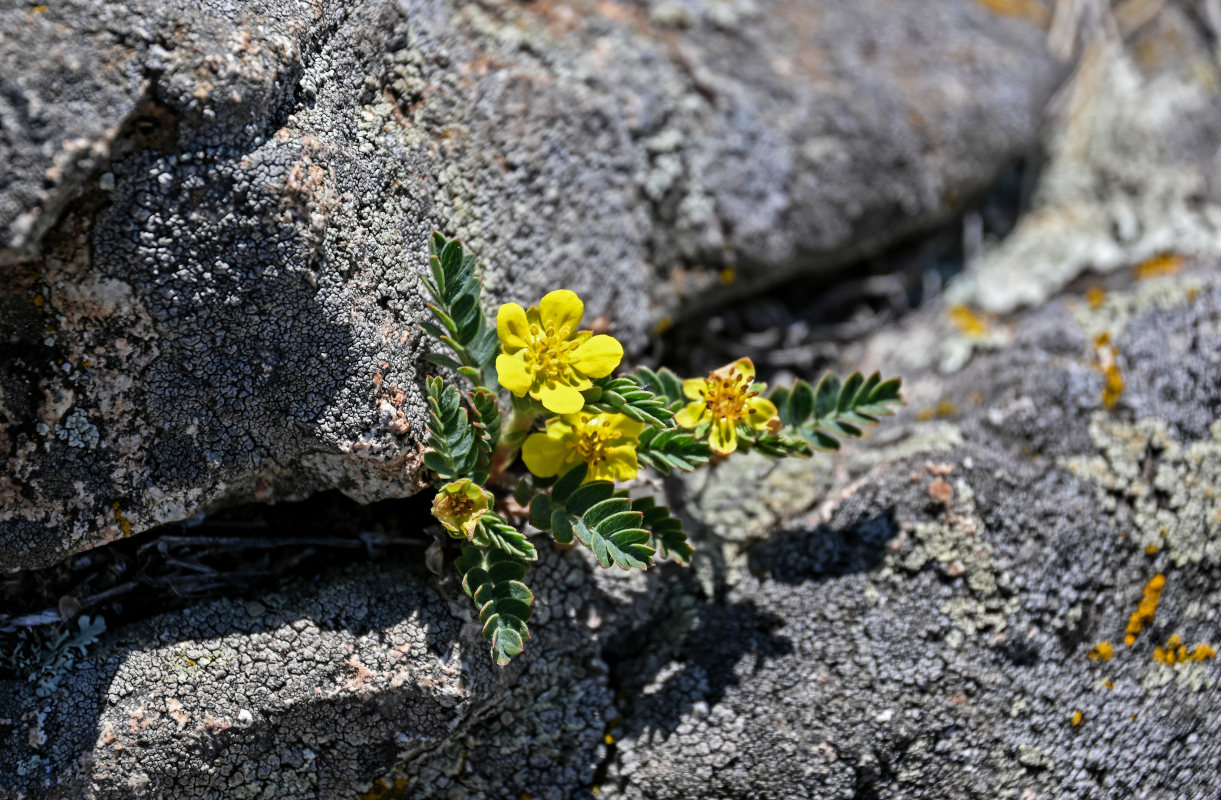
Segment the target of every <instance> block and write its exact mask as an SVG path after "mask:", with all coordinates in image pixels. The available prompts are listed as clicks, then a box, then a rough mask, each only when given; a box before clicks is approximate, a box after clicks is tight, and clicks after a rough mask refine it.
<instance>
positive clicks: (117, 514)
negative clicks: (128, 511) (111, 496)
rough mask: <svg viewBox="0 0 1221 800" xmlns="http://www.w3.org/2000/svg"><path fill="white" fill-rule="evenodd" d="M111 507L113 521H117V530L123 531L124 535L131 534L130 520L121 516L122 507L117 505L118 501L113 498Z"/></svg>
mask: <svg viewBox="0 0 1221 800" xmlns="http://www.w3.org/2000/svg"><path fill="white" fill-rule="evenodd" d="M111 508H113V509H114V521H115V522H117V523H119V530H121V531H123V535H124V536H131V522H130V521H129V520H128V519H127V517H125V516H123V508H122V506H120V505H119V501H118V500H115V501H114V505H112V506H111Z"/></svg>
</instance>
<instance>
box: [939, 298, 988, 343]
mask: <svg viewBox="0 0 1221 800" xmlns="http://www.w3.org/2000/svg"><path fill="white" fill-rule="evenodd" d="M948 314H949V317H950V322H953V323H954V324H955V325H957V326H958V327H959V329H961V330H962V332H963V333H965V334H966V335H967V336H986V335H987V334H988V319H987V317H985V316H983V315H982V314H980V313H979V312H977V311H972V310H971V309H970V308H968V307H967V306H965V305H957V306H954V307H953V308H951V309H950V310H949V312H948Z"/></svg>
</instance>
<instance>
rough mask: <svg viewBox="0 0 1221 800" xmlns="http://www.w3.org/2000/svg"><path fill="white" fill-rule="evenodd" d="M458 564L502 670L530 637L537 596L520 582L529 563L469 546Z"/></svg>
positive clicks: (515, 557)
mask: <svg viewBox="0 0 1221 800" xmlns="http://www.w3.org/2000/svg"><path fill="white" fill-rule="evenodd" d="M455 564H456V565H457V567H458V571H459V572H461V573H462V588H463V590H464V591H465V592H466V594H467V596H469V597H470V598H471V599H472V600H474V601H475V607H476V608H477V609H478V611H479V621H480V622H481V623H482V624H483V636H484V638H486V639H488V640H489V641H490V642H491V645H492V658H494V659H495V660H496V663H497V664H499V665H500V666H502V667H503V666H504V665H505V664H508V663H509V661H511V660H512V659H513V658H514V657H515V656H517V655H519V654H520V653H521V652H522V649H523V648H524V646H525V640H526V639H528V638H529V637H530V630H529V628H528V627H527V626H526V623H527V621H528V620H529V619H530V614H531V607H532V606H533V604H534V594H533V593H532V592H531V591H530V589H529V588H528V587H527V586H526V585H525V584H524V583H522V582H521V578H522V577H523V576H524V575H525V573H526V563H525V561H524V560H523V559H521V558H520V557H519V556H516V555H513V554H511V553H507V552H505V551H502V550H488V549H485V548H482V547H478V546H475V545H470V546H467V547H465V548H464V549H463V550H462V555H461V556H459V557H458V559H457V561H456V562H455Z"/></svg>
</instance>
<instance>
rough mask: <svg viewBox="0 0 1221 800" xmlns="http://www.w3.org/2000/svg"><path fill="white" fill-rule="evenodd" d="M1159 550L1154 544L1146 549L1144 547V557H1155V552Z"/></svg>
mask: <svg viewBox="0 0 1221 800" xmlns="http://www.w3.org/2000/svg"><path fill="white" fill-rule="evenodd" d="M1159 549H1160V548H1159V547H1158V546H1157V545H1155V544H1151V545H1149V546H1148V547H1146V548H1145V555H1147V556H1153V555H1157V551H1158V550H1159Z"/></svg>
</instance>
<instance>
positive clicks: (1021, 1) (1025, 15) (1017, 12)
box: [975, 0, 1051, 26]
mask: <svg viewBox="0 0 1221 800" xmlns="http://www.w3.org/2000/svg"><path fill="white" fill-rule="evenodd" d="M975 2H977V3H979V4H980V5H981V6H983V7H984V8H986V9H988V10H989V11H991V12H992V13H993V14H1000V15H1001V16H1002V17H1020V18H1021V19H1028V20H1030V21H1031V22H1033V23H1034V24H1036V25H1039V26H1046V25H1047V23H1048V22H1049V21H1050V19H1051V13H1050V12H1049V11H1048V10H1047V8H1046V6H1044V5H1043V4H1042V3H1040V2H1038V0H975Z"/></svg>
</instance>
